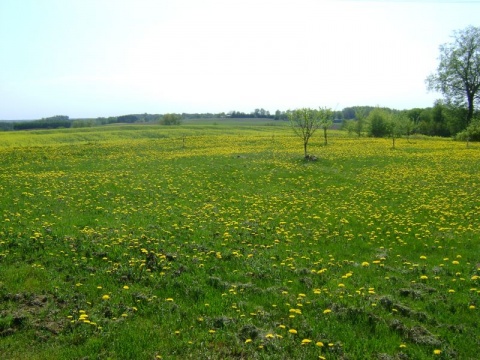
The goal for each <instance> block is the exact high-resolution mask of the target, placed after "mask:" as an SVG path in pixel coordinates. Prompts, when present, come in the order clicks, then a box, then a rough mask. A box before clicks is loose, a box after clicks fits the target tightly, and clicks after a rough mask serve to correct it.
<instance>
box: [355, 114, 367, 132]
mask: <svg viewBox="0 0 480 360" xmlns="http://www.w3.org/2000/svg"><path fill="white" fill-rule="evenodd" d="M366 118H367V111H366V109H365V108H357V109H356V110H355V119H356V122H355V127H354V130H355V133H356V134H357V135H358V137H360V136H362V131H363V128H364V127H365V119H366Z"/></svg>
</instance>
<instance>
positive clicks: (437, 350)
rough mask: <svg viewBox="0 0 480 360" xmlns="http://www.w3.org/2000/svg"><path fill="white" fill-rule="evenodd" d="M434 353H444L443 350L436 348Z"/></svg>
mask: <svg viewBox="0 0 480 360" xmlns="http://www.w3.org/2000/svg"><path fill="white" fill-rule="evenodd" d="M433 353H434V354H435V355H440V354H441V353H442V350H439V349H435V350H433Z"/></svg>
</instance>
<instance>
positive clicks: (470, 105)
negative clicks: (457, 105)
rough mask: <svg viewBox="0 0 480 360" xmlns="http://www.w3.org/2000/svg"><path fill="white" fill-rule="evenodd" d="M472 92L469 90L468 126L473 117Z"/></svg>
mask: <svg viewBox="0 0 480 360" xmlns="http://www.w3.org/2000/svg"><path fill="white" fill-rule="evenodd" d="M473 95H474V94H472V93H471V92H467V101H468V112H467V123H466V126H468V125H470V122H471V121H472V118H473V98H474V96H473Z"/></svg>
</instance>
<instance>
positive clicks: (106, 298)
mask: <svg viewBox="0 0 480 360" xmlns="http://www.w3.org/2000/svg"><path fill="white" fill-rule="evenodd" d="M102 299H103V300H108V299H110V295H107V294H105V295H103V296H102Z"/></svg>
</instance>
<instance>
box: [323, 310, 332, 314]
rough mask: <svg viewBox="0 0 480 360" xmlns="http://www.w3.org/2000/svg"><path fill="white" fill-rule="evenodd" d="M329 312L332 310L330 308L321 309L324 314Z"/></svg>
mask: <svg viewBox="0 0 480 360" xmlns="http://www.w3.org/2000/svg"><path fill="white" fill-rule="evenodd" d="M331 312H332V310H330V309H325V310H323V313H324V314H328V313H331Z"/></svg>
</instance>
